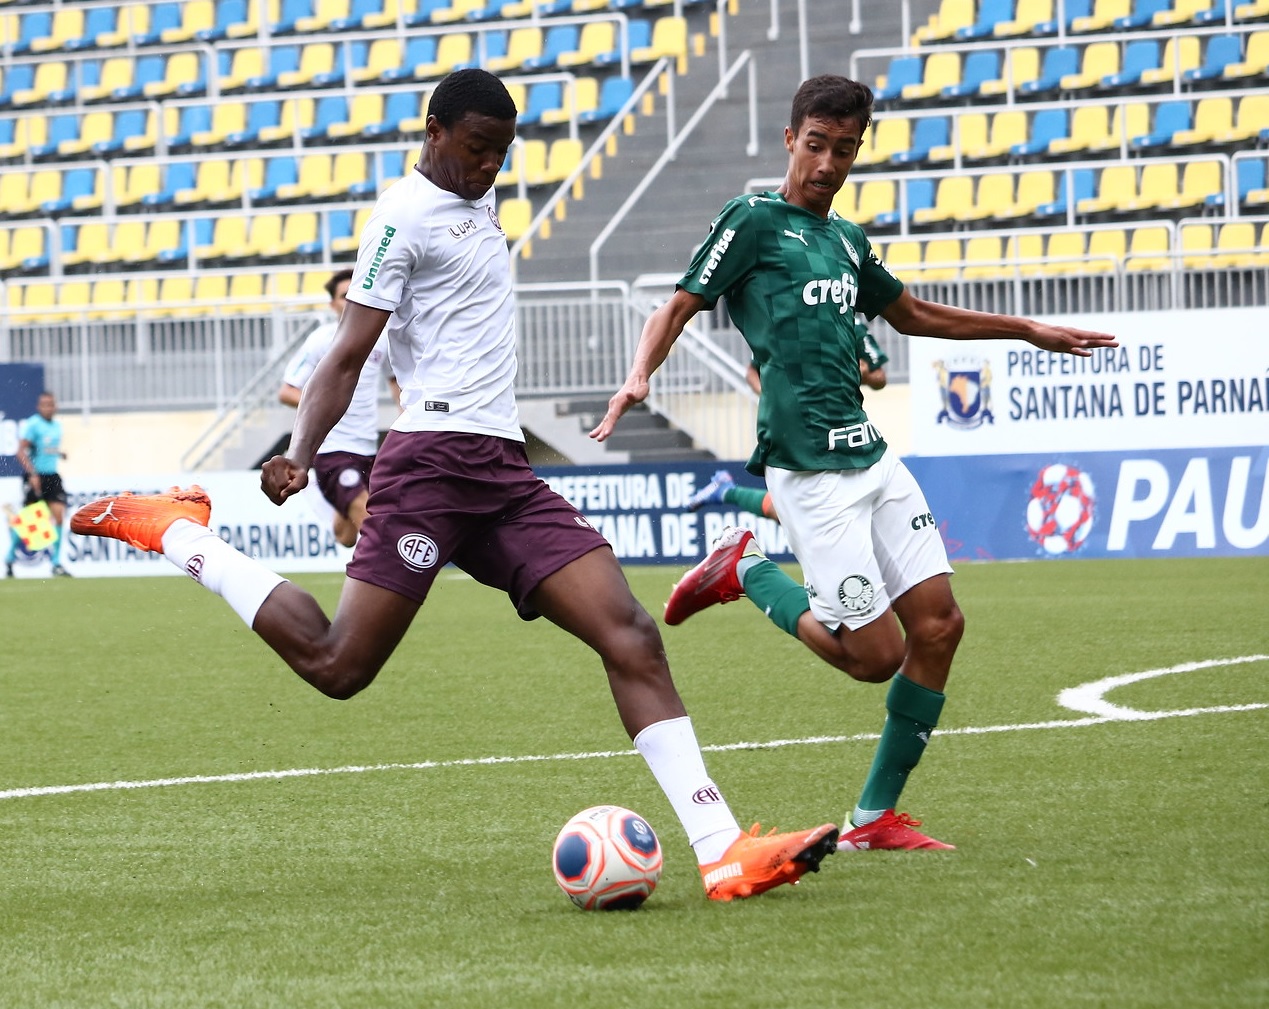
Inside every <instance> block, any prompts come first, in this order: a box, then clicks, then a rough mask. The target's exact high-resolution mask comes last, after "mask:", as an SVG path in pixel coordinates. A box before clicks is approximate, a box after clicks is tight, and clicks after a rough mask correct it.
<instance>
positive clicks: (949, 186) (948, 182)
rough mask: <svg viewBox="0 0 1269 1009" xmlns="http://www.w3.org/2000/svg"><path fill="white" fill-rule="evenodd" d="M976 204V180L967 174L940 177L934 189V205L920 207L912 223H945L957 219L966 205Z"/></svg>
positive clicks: (927, 224)
mask: <svg viewBox="0 0 1269 1009" xmlns="http://www.w3.org/2000/svg"><path fill="white" fill-rule="evenodd" d="M973 205H974V180H973V179H972V178H970V177H969V176H966V175H949V176H945V177H944V178H941V179H939V184H938V186H937V187H936V188H935V190H934V206H932V207H919V208H917V209H916V210H914V211H913V212H912V223H913V224H915V225H918V226H920V227H929V226H931V225H936V224H945V223H948V222H950V221H954V220H956V215H957V214H958V213H960V212H961V211H962V210H963V209H964V208H965V207H972V206H973Z"/></svg>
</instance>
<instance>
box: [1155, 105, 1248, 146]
mask: <svg viewBox="0 0 1269 1009" xmlns="http://www.w3.org/2000/svg"><path fill="white" fill-rule="evenodd" d="M1263 125H1265V124H1262V128H1263ZM1233 129H1234V102H1233V99H1232V98H1220V97H1217V98H1203V99H1200V101H1199V103H1198V105H1196V106H1195V107H1194V128H1193V129H1189V130H1178V131H1177V132H1176V133H1174V134H1172V144H1173V146H1174V147H1190V146H1195V147H1198V146H1202V145H1203V144H1210V143H1212V142H1213V141H1215V140H1216V138H1217V137H1220V136H1224V135H1225V134H1227V133H1231V132H1233Z"/></svg>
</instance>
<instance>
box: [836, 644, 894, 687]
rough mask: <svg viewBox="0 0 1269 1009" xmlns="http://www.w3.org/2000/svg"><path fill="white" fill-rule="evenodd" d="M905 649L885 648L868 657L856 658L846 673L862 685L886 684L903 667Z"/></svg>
mask: <svg viewBox="0 0 1269 1009" xmlns="http://www.w3.org/2000/svg"><path fill="white" fill-rule="evenodd" d="M903 655H904V652H903V648H902V647H900V648H898V649H895V648H884V649H879V650H875V651H873V652H870V653H869V654H867V655H862V656H854V657H852V659H851V660H850V663H849V665H848V666H846V667H845V669H846V673H847V674H848V675H849V676H850V677H851V678H852V679H855V680H858V681H859V682H860V683H885V682H886V681H887V680H889V679H890V678H891V677H892V676H894V674H895V673H897V672H898V671H899V669H900V667H901V666H902V665H903Z"/></svg>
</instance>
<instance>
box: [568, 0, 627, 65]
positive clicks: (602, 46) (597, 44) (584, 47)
mask: <svg viewBox="0 0 1269 1009" xmlns="http://www.w3.org/2000/svg"><path fill="white" fill-rule="evenodd" d="M607 6H608V4H607V2H606V0H605V2H604V7H607ZM618 41H619V39H618V38H617V26H616V24H614V23H613V22H612V21H592V22H590V23H589V24H586V25H583V26H582V32H581V35H580V36H579V37H578V40H577V48H576V49H575V50H573V51H572V52H566V53H560V55H559V58H558V59H556V61H555V65H556V66H557V67H559V68H560V69H561V70H567V69H568V68H569V67H584V66H589V65H591V64H593V63H594V62H595V57H597V56H599V55H600V54H601V53H607V52H611V51H612V50H614V49H616V48H617V44H618Z"/></svg>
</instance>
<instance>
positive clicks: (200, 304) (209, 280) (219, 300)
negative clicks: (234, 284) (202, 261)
mask: <svg viewBox="0 0 1269 1009" xmlns="http://www.w3.org/2000/svg"><path fill="white" fill-rule="evenodd" d="M228 300H229V278H228V277H226V276H225V275H224V274H223V273H215V274H206V273H204V274H202V275H201V276H200V277H199V278H198V279H197V280H196V281H195V282H194V300H193V301H192V302H191V303H190V305H189V308H188V311H189V312H190V314H191V315H209V314H214V315H219V314H220V313H222V312H223V311H224V310H225V302H226V301H228Z"/></svg>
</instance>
